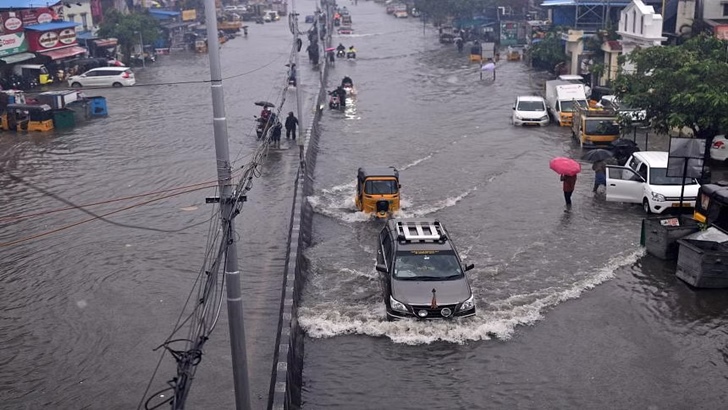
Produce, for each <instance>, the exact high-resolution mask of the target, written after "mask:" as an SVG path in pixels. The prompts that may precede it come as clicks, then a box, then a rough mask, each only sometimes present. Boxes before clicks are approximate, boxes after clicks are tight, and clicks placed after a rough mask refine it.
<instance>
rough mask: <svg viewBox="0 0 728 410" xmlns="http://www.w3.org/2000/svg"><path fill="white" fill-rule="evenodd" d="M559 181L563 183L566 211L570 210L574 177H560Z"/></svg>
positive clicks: (574, 182) (574, 183)
mask: <svg viewBox="0 0 728 410" xmlns="http://www.w3.org/2000/svg"><path fill="white" fill-rule="evenodd" d="M561 181H563V182H564V184H563V185H564V201H566V209H567V210H569V209H571V194H573V193H574V188H575V186H576V175H562V176H561Z"/></svg>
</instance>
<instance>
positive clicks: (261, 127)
mask: <svg viewBox="0 0 728 410" xmlns="http://www.w3.org/2000/svg"><path fill="white" fill-rule="evenodd" d="M274 115H275V114H271V116H270V117H268V119H267V120H266V119H265V118H261V117H258V116H257V115H254V116H253V118H255V135H257V136H258V139H261V138H263V137H265V135H266V134H267V133H268V130H269V129H270V127H271V125H273V124H275V117H274Z"/></svg>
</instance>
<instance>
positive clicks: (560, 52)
mask: <svg viewBox="0 0 728 410" xmlns="http://www.w3.org/2000/svg"><path fill="white" fill-rule="evenodd" d="M529 53H530V57H531V62H532V65H533V66H534V67H536V68H539V69H542V70H549V71H554V68H555V67H556V65H557V64H559V63H562V62H565V61H567V60H568V56H567V55H566V51H565V49H564V44H563V43H562V41H561V31H560V30H553V31H549V32H548V33H546V37H545V38H544V39H543V40H541V41H539V42H538V43H536V44H534V45H533V46H532V47H531V49H530V50H529Z"/></svg>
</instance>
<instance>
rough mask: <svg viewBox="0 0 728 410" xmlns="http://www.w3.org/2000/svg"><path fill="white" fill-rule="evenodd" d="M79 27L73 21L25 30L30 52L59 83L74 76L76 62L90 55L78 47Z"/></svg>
mask: <svg viewBox="0 0 728 410" xmlns="http://www.w3.org/2000/svg"><path fill="white" fill-rule="evenodd" d="M77 25H78V23H74V22H71V21H53V22H50V23H43V24H35V25H32V26H27V27H26V28H25V31H26V34H27V40H28V48H29V50H30V51H32V52H34V53H35V55H36V56H37V62H38V63H40V64H42V65H44V66H45V67H46V68H47V69H48V71H49V72H50V76H51V77H52V78H54V79H55V80H57V81H63V80H64V79H65V78H66V77H67V76H68V75H74V74H75V73H74V72H73V71H74V70H73V67H74V64H73V62H74V60H77V59H79V58H83V57H84V56H85V55H86V54H87V53H88V50H86V49H85V48H83V47H80V46H79V45H78V42H77V39H76V30H75V27H76V26H77Z"/></svg>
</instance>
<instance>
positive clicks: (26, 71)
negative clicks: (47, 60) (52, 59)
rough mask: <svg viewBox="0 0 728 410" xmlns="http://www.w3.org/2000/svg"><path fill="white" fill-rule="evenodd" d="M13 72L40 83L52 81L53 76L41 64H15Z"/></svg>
mask: <svg viewBox="0 0 728 410" xmlns="http://www.w3.org/2000/svg"><path fill="white" fill-rule="evenodd" d="M13 73H14V74H15V75H19V76H21V77H24V78H28V79H31V78H33V79H35V81H38V84H40V85H46V84H52V83H53V76H51V74H50V72H49V71H48V68H46V66H45V65H43V64H16V65H15V66H14V67H13Z"/></svg>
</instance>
